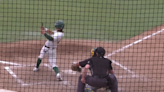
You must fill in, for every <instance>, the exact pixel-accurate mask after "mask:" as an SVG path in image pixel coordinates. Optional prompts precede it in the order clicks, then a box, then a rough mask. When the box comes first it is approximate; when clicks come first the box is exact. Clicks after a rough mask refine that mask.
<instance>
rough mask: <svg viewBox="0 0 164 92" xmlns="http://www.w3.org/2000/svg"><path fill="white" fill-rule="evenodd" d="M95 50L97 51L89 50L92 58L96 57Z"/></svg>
mask: <svg viewBox="0 0 164 92" xmlns="http://www.w3.org/2000/svg"><path fill="white" fill-rule="evenodd" d="M96 50H97V48H92V49H91V56H92V57H94V56H96Z"/></svg>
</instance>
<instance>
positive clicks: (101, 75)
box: [77, 47, 118, 92]
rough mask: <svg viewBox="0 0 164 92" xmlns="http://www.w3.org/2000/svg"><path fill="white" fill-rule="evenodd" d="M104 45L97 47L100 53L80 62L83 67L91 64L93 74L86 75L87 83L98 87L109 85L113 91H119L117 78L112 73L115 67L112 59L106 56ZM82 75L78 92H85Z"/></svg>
mask: <svg viewBox="0 0 164 92" xmlns="http://www.w3.org/2000/svg"><path fill="white" fill-rule="evenodd" d="M102 49H103V48H102V47H98V48H97V52H96V53H98V55H97V56H94V57H92V58H89V59H86V60H84V61H81V62H79V65H80V66H81V67H85V65H87V64H89V66H90V68H89V69H90V71H91V75H86V76H85V82H86V84H88V85H90V86H92V87H94V88H96V89H98V88H101V87H108V88H109V89H110V90H111V92H118V86H117V79H116V77H115V75H114V74H110V73H109V71H111V70H112V69H113V68H112V66H111V63H112V62H111V60H109V59H107V58H104V54H105V50H104V49H103V50H102ZM81 78H82V75H80V76H79V80H78V89H77V92H84V87H85V84H84V83H82V82H81ZM96 89H95V90H96Z"/></svg>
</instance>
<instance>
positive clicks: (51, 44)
mask: <svg viewBox="0 0 164 92" xmlns="http://www.w3.org/2000/svg"><path fill="white" fill-rule="evenodd" d="M51 36H52V37H53V39H54V40H53V41H49V40H47V41H46V42H45V45H44V46H43V47H42V49H41V51H40V55H39V58H40V59H42V58H44V57H45V56H48V61H49V63H50V65H51V66H52V67H56V66H57V65H56V55H57V54H56V48H57V45H58V43H59V42H60V41H61V40H62V38H63V37H64V33H63V32H57V31H54V34H53V35H51Z"/></svg>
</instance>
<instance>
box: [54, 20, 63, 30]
mask: <svg viewBox="0 0 164 92" xmlns="http://www.w3.org/2000/svg"><path fill="white" fill-rule="evenodd" d="M55 28H59V29H63V28H64V22H63V21H62V20H58V21H56V23H55Z"/></svg>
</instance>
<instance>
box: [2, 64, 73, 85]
mask: <svg viewBox="0 0 164 92" xmlns="http://www.w3.org/2000/svg"><path fill="white" fill-rule="evenodd" d="M26 66H34V65H26ZM26 66H15V67H26ZM13 68H14V67H13ZM5 69H6V70H7V71H8V72H9V74H11V76H13V77H14V78H15V79H16V81H17V82H18V83H19V84H21V86H31V85H41V84H53V83H51V82H47V81H46V82H38V83H25V82H24V81H23V80H22V79H20V78H18V76H17V75H16V74H15V73H14V72H13V71H12V70H11V69H10V67H9V66H6V67H5ZM58 84H63V85H65V86H68V87H69V88H74V87H72V86H71V84H70V82H69V81H61V82H59V83H58Z"/></svg>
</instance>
